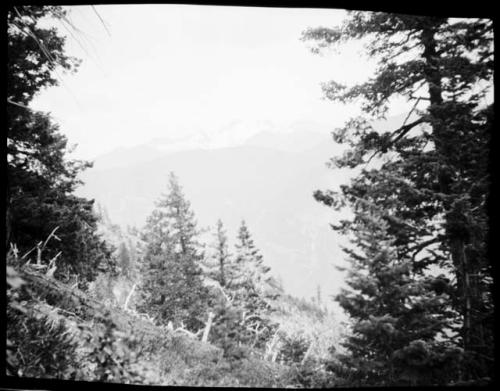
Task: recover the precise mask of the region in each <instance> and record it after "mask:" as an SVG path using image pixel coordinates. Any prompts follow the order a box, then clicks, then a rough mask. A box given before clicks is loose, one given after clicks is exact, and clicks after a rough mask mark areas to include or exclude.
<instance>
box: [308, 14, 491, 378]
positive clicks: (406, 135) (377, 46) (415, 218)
mask: <svg viewBox="0 0 500 391" xmlns="http://www.w3.org/2000/svg"><path fill="white" fill-rule="evenodd" d="M349 15H350V16H349V18H348V19H347V20H346V21H345V23H344V24H343V25H342V26H340V27H338V28H323V27H321V28H313V29H309V30H308V31H306V32H305V33H304V39H306V40H312V41H314V42H316V43H317V46H315V47H313V50H314V51H320V50H322V49H323V48H327V47H330V46H334V45H337V44H339V43H343V42H347V41H350V40H356V39H365V40H366V42H368V43H367V52H368V55H369V56H371V57H373V58H375V59H377V60H378V64H379V67H378V69H377V71H376V74H375V76H374V77H373V78H371V79H370V80H368V81H367V82H365V83H362V84H360V85H355V86H353V87H351V88H348V87H346V86H344V85H341V84H339V83H337V82H335V81H331V82H329V83H326V84H325V85H324V92H325V95H326V96H327V98H329V99H331V100H334V101H339V102H349V101H352V100H354V99H358V98H359V99H360V100H361V102H362V110H363V111H364V113H365V114H367V116H368V118H366V117H360V118H356V119H353V120H351V121H349V122H348V123H347V124H346V125H345V127H344V128H341V129H338V130H337V131H336V132H335V133H334V139H335V140H336V141H337V142H340V143H346V144H348V145H349V146H350V148H349V149H348V151H347V152H346V153H345V155H344V156H342V157H340V158H335V159H332V161H331V165H332V167H351V168H354V167H360V168H361V173H360V175H359V176H358V177H356V178H355V179H354V180H353V181H352V183H351V184H350V185H347V186H343V187H342V188H341V191H340V192H339V193H336V192H331V191H325V192H320V191H318V192H316V193H315V197H316V199H317V200H319V201H321V202H323V203H325V204H327V205H331V206H334V207H336V208H342V207H343V206H345V205H349V206H351V207H353V208H355V205H356V204H357V203H359V202H365V203H369V204H372V205H374V206H375V207H377V208H378V209H379V210H380V211H382V212H380V216H381V218H382V219H383V220H384V221H385V222H386V223H387V224H388V227H387V233H388V235H391V236H393V237H394V243H393V245H394V246H395V249H396V251H394V252H392V256H391V258H394V259H393V260H391V262H402V261H403V260H404V259H407V258H408V257H409V259H411V264H410V265H411V269H412V273H419V272H420V270H422V271H425V270H428V269H429V267H430V266H432V267H433V268H434V269H435V268H440V269H441V270H442V271H443V272H444V273H446V274H447V275H448V277H449V279H450V288H449V289H448V287H447V286H445V288H446V289H447V290H448V292H449V293H450V299H449V300H448V305H449V306H452V307H453V308H454V309H455V310H456V311H458V313H459V316H457V319H456V323H457V324H459V325H461V327H460V338H459V340H458V341H456V343H457V346H459V347H461V348H463V349H464V352H465V356H464V358H465V360H464V361H463V363H464V365H463V366H462V370H461V372H460V373H459V375H458V377H457V378H456V380H458V381H476V380H477V381H479V379H482V378H490V379H491V377H492V375H493V350H492V346H493V324H492V314H493V301H492V292H491V289H492V273H491V268H492V264H491V261H490V260H488V258H487V251H486V245H487V242H486V239H487V235H488V226H487V221H488V219H487V207H486V200H487V197H488V193H489V174H488V170H487V167H488V153H489V147H488V140H489V137H490V132H491V128H492V121H493V108H492V105H488V104H487V103H486V100H485V96H486V94H487V93H488V90H491V82H492V77H493V24H492V21H491V20H488V19H467V20H466V19H455V20H453V19H448V18H444V17H443V18H442V17H425V16H411V15H398V14H386V13H377V12H376V13H373V12H358V11H356V12H350V14H349ZM396 97H399V98H404V99H406V100H407V102H408V115H407V117H406V120H405V121H404V123H403V124H402V126H401V127H399V128H397V129H384V130H382V131H376V130H374V129H373V127H372V126H371V124H370V121H369V119H370V118H369V117H370V116H371V117H372V118H384V116H385V114H386V112H387V110H388V107H389V104H390V102H391V101H392V99H393V98H396ZM375 157H376V158H377V159H378V162H379V163H380V164H379V167H380V168H371V169H368V166H369V165H370V161H371V160H372V159H373V158H375ZM359 213H362V212H359ZM359 213H358V212H355V218H354V220H353V221H343V222H341V224H339V225H338V226H337V229H339V230H341V231H344V232H348V231H350V230H352V229H354V225H355V224H356V220H357V219H360V218H361V217H360V214H359ZM353 256H357V255H353ZM356 267H359V268H363V269H365V270H367V269H369V267H370V266H369V265H359V264H358V265H357V266H356ZM427 274H429V272H427ZM445 285H447V284H445ZM421 286H423V285H421ZM375 294H376V293H372V294H371V295H373V296H374V297H373V298H374V299H375V300H376V296H375ZM341 298H342V297H341ZM344 304H348V300H347V299H346V300H344ZM368 314H369V312H366V313H365V315H364V316H368ZM351 315H353V316H354V317H355V318H356V321H357V322H358V323H356V324H359V322H362V321H363V318H362V316H361V314H351ZM450 340H451V339H450ZM351 350H352V351H353V352H354V351H355V349H354V347H353V348H352V349H351ZM443 378H446V376H444V377H443Z"/></svg>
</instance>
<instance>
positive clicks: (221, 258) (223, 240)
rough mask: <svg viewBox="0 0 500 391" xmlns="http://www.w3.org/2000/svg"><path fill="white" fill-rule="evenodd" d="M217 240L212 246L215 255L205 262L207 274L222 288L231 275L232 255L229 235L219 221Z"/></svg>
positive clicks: (216, 233)
mask: <svg viewBox="0 0 500 391" xmlns="http://www.w3.org/2000/svg"><path fill="white" fill-rule="evenodd" d="M214 236H215V240H214V242H213V244H212V249H213V253H212V254H211V255H210V256H209V257H207V259H206V261H205V262H204V266H205V269H206V271H205V274H206V275H207V276H208V277H210V278H212V279H213V280H215V281H217V282H218V283H219V284H220V286H221V287H225V286H226V285H227V280H228V278H229V279H230V277H229V273H230V262H231V258H230V257H231V254H230V253H229V246H228V243H227V240H228V239H227V234H226V231H225V229H224V224H223V223H222V221H221V220H220V219H219V220H217V226H216V231H215V235H214Z"/></svg>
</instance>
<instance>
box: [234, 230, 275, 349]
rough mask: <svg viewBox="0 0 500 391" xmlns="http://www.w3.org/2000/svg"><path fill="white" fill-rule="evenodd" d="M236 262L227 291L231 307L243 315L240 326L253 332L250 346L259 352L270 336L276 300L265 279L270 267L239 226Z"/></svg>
mask: <svg viewBox="0 0 500 391" xmlns="http://www.w3.org/2000/svg"><path fill="white" fill-rule="evenodd" d="M235 247H236V258H235V260H234V262H233V263H232V265H231V268H230V270H231V274H230V275H231V279H230V281H229V282H228V287H229V289H230V291H231V292H232V293H233V296H234V301H233V303H234V305H236V306H239V307H240V308H241V309H242V311H243V319H242V321H243V324H244V325H245V326H246V327H247V329H250V330H254V331H253V332H254V336H255V337H254V340H253V342H252V343H251V346H253V347H257V348H261V347H262V346H263V344H264V342H265V340H266V339H267V338H268V337H269V335H270V334H271V332H272V329H273V326H274V325H272V323H271V322H270V320H269V314H270V312H271V309H272V306H271V304H272V300H274V299H275V298H276V296H277V295H276V293H275V290H274V289H270V287H269V280H270V279H271V277H270V276H269V275H268V273H269V271H270V267H268V266H266V265H264V261H263V257H262V255H261V254H260V252H259V250H258V249H257V248H256V247H255V244H254V242H253V239H252V237H251V234H250V231H249V230H248V227H247V226H246V224H245V221H242V222H241V226H240V229H239V231H238V237H237V243H236V245H235Z"/></svg>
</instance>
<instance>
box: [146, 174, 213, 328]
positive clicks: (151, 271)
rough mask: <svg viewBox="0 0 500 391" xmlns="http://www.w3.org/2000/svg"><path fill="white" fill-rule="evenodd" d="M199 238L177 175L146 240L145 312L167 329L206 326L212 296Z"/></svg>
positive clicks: (149, 225) (159, 204)
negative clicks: (204, 274) (206, 285)
mask: <svg viewBox="0 0 500 391" xmlns="http://www.w3.org/2000/svg"><path fill="white" fill-rule="evenodd" d="M198 234H199V232H198V230H197V229H196V221H195V218H194V213H193V212H192V210H191V207H190V203H189V201H187V200H186V199H185V197H184V194H183V192H182V189H181V187H180V185H179V183H178V180H177V177H176V176H175V175H174V174H173V173H171V174H170V177H169V192H168V194H164V195H162V197H161V198H160V199H159V200H158V202H157V203H156V209H155V210H154V211H153V212H152V214H151V216H150V217H149V218H148V220H147V224H146V227H145V230H144V234H143V240H144V241H145V242H146V248H145V254H144V259H143V271H142V289H141V290H142V295H143V303H142V306H141V307H142V310H143V311H146V312H149V313H151V314H154V315H155V316H157V318H158V319H159V320H160V321H161V322H163V323H165V324H166V323H167V322H169V321H173V322H175V323H176V324H180V323H181V322H184V323H185V325H186V327H188V328H190V329H193V330H194V329H197V328H198V327H200V326H201V325H202V324H203V321H204V320H206V319H205V309H206V300H207V291H206V288H204V286H203V284H202V275H201V268H200V262H201V260H202V258H203V254H202V252H201V245H200V243H199V242H198Z"/></svg>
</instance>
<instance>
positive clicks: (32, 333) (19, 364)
mask: <svg viewBox="0 0 500 391" xmlns="http://www.w3.org/2000/svg"><path fill="white" fill-rule="evenodd" d="M7 345H8V347H10V349H9V350H8V353H7V357H8V363H9V367H10V368H9V369H10V372H11V374H13V375H17V376H24V377H39V378H40V377H41V378H57V379H75V377H76V375H77V368H78V367H79V364H80V362H79V360H78V357H77V355H76V349H77V346H78V343H77V342H76V341H75V340H74V337H73V336H72V335H71V334H70V333H69V331H68V329H67V328H66V326H65V323H64V321H62V320H59V321H58V322H54V321H53V320H52V319H50V318H49V317H47V316H45V315H41V314H35V313H34V312H32V311H30V310H25V312H22V311H19V310H16V309H14V308H12V307H10V308H8V310H7Z"/></svg>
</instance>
